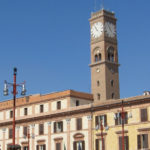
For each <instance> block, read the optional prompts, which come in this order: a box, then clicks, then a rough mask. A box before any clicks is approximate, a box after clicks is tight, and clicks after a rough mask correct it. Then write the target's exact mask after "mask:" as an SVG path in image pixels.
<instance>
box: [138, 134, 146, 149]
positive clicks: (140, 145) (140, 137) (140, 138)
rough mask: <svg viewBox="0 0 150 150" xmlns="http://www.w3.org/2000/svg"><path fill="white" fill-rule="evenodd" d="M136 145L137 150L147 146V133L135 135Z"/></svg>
mask: <svg viewBox="0 0 150 150" xmlns="http://www.w3.org/2000/svg"><path fill="white" fill-rule="evenodd" d="M137 147H138V150H142V149H144V148H148V134H141V135H138V137H137Z"/></svg>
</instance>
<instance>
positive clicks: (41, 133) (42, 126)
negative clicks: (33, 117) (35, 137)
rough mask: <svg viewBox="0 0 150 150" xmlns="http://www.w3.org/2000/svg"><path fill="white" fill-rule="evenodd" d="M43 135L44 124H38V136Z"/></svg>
mask: <svg viewBox="0 0 150 150" xmlns="http://www.w3.org/2000/svg"><path fill="white" fill-rule="evenodd" d="M43 134H44V124H39V135H43Z"/></svg>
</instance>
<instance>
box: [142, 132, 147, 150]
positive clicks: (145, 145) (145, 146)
mask: <svg viewBox="0 0 150 150" xmlns="http://www.w3.org/2000/svg"><path fill="white" fill-rule="evenodd" d="M143 144H144V145H143V148H148V134H145V135H144V141H143Z"/></svg>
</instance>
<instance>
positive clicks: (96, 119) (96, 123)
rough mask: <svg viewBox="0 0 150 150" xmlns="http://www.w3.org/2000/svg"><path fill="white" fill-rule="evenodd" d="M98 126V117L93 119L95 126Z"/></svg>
mask: <svg viewBox="0 0 150 150" xmlns="http://www.w3.org/2000/svg"><path fill="white" fill-rule="evenodd" d="M97 125H98V116H96V117H95V126H97Z"/></svg>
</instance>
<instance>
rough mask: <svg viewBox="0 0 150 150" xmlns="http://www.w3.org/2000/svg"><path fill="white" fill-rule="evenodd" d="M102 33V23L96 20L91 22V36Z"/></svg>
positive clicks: (96, 36)
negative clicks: (93, 22)
mask: <svg viewBox="0 0 150 150" xmlns="http://www.w3.org/2000/svg"><path fill="white" fill-rule="evenodd" d="M102 33H103V24H102V23H101V22H97V23H95V24H93V26H92V28H91V35H92V37H93V38H98V37H100V36H101V35H102Z"/></svg>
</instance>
